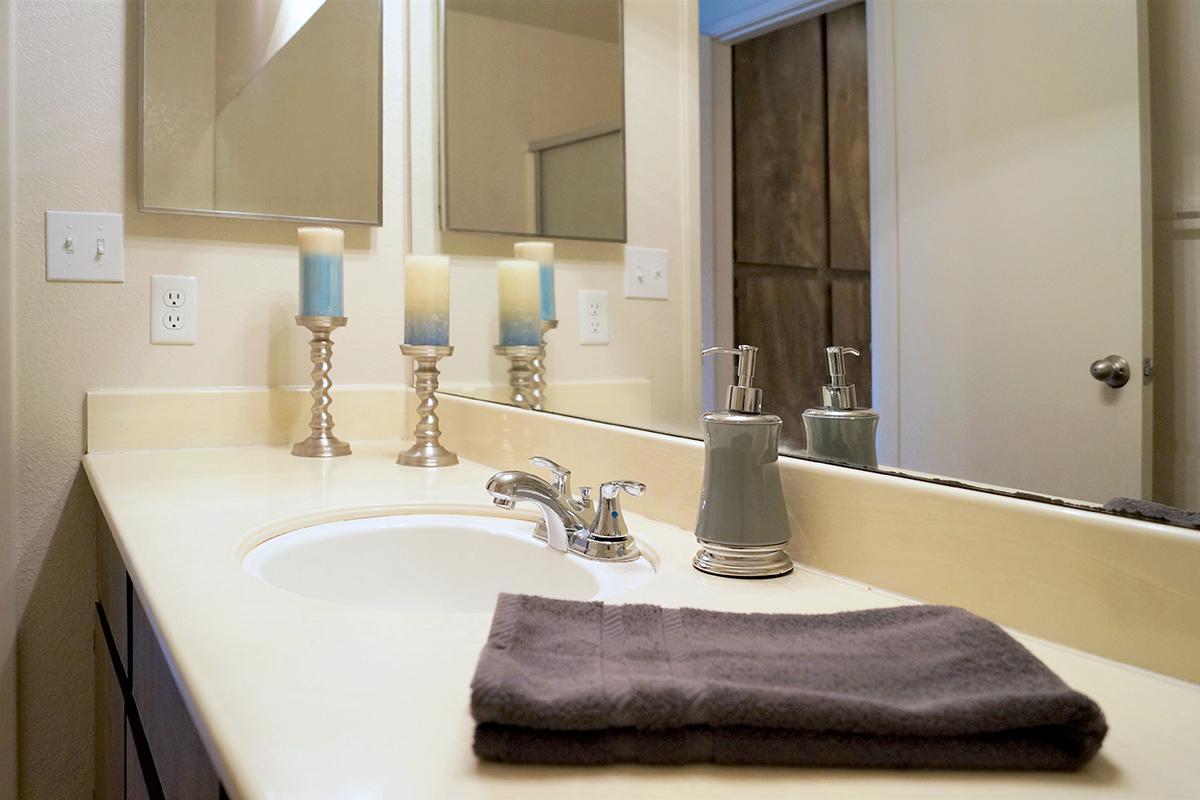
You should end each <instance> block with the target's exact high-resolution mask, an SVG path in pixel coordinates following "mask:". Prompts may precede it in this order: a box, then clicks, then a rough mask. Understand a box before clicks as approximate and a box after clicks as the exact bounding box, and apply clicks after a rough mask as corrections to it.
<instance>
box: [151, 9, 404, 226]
mask: <svg viewBox="0 0 1200 800" xmlns="http://www.w3.org/2000/svg"><path fill="white" fill-rule="evenodd" d="M142 7H143V20H142V95H141V151H140V159H139V164H140V179H141V193H140V205H141V208H142V210H144V211H165V212H177V213H195V214H209V215H220V216H245V217H262V218H284V219H295V220H309V221H316V220H328V221H336V222H348V223H364V224H371V225H378V224H380V223H381V222H382V213H383V211H382V202H381V186H382V179H381V172H380V170H381V167H382V158H381V155H382V153H381V141H382V133H381V131H382V127H381V126H382V118H381V109H382V103H381V90H382V69H381V67H382V60H381V55H382V53H381V40H382V39H381V37H382V19H381V13H382V12H381V4H380V2H379V0H144V2H143V4H142Z"/></svg>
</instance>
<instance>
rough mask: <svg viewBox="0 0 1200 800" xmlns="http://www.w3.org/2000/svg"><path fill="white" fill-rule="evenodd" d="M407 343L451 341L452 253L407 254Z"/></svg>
mask: <svg viewBox="0 0 1200 800" xmlns="http://www.w3.org/2000/svg"><path fill="white" fill-rule="evenodd" d="M404 343H405V344H420V345H435V346H438V347H445V346H446V345H448V344H450V258H449V257H448V256H416V255H413V256H405V258H404Z"/></svg>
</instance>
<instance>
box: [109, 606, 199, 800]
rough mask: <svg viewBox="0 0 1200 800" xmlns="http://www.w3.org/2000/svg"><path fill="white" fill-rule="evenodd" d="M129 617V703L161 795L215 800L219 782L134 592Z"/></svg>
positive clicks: (181, 799) (174, 799)
mask: <svg viewBox="0 0 1200 800" xmlns="http://www.w3.org/2000/svg"><path fill="white" fill-rule="evenodd" d="M132 612H133V613H132V622H133V624H132V626H131V629H130V637H131V639H132V646H133V650H132V652H133V655H132V659H131V661H132V665H133V675H132V676H130V677H131V680H132V682H133V700H134V704H135V705H136V706H137V710H138V715H139V717H140V718H141V721H142V727H143V728H144V729H145V731H146V739H147V741H149V743H150V753H151V755H152V756H153V758H154V765H155V767H156V768H157V769H158V778H159V781H161V783H162V788H163V794H164V795H165V796H166V797H167V798H168V799H169V800H216V798H217V797H218V794H219V792H220V790H221V789H220V780H219V779H218V778H217V773H216V771H215V770H214V769H213V766H212V762H211V761H209V759H208V753H207V752H206V751H205V749H204V744H203V743H202V742H201V741H200V734H199V733H198V732H197V731H196V726H195V724H194V723H193V722H192V717H191V714H189V713H188V710H187V706H186V705H185V704H184V702H183V696H182V695H180V693H179V689H178V688H177V687H176V686H175V679H174V677H173V676H172V675H171V668H170V666H169V665H168V664H167V660H166V658H165V657H164V656H163V653H162V650H161V649H159V645H158V639H157V637H155V635H154V631H153V630H152V629H151V628H150V620H149V619H148V618H147V617H146V612H145V610H144V609H143V608H142V604H141V601H140V600H139V599H138V597H137V594H136V592H135V593H134V595H133V598H132ZM131 796H132V794H131Z"/></svg>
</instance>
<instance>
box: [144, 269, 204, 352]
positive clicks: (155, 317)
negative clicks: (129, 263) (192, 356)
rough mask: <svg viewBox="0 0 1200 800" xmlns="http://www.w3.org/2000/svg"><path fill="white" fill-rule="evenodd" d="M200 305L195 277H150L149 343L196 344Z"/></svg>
mask: <svg viewBox="0 0 1200 800" xmlns="http://www.w3.org/2000/svg"><path fill="white" fill-rule="evenodd" d="M199 305H200V304H199V302H198V296H197V294H196V279H195V278H194V277H192V276H190V275H151V276H150V343H151V344H195V343H196V313H197V311H198V309H199Z"/></svg>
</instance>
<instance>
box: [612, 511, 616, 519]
mask: <svg viewBox="0 0 1200 800" xmlns="http://www.w3.org/2000/svg"><path fill="white" fill-rule="evenodd" d="M612 518H613V519H616V518H617V512H615V511H614V512H612Z"/></svg>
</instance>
